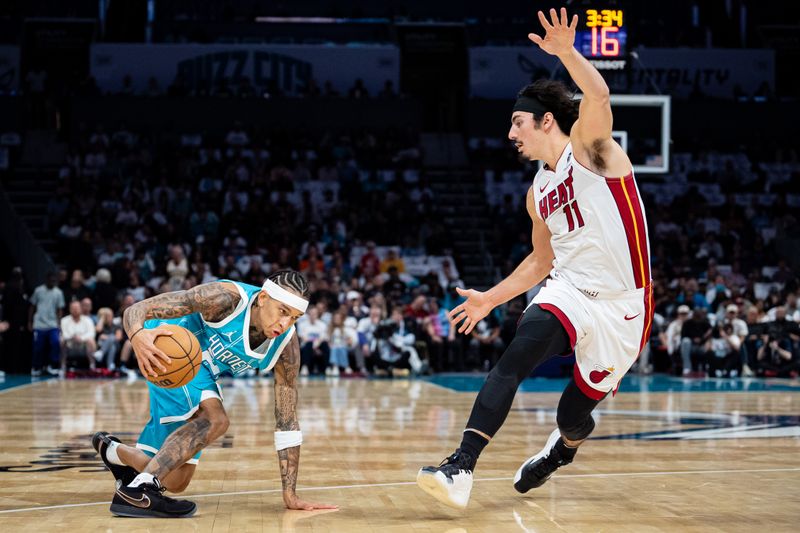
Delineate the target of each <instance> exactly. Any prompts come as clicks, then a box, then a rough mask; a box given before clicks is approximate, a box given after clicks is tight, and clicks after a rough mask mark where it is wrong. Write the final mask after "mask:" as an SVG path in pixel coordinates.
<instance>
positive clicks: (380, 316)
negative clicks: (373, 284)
mask: <svg viewBox="0 0 800 533" xmlns="http://www.w3.org/2000/svg"><path fill="white" fill-rule="evenodd" d="M385 318H386V316H385V314H384V312H383V309H382V308H381V307H380V305H373V306H372V307H370V308H369V316H365V317H364V318H362V319H361V320H359V321H358V324H357V326H356V332H357V333H358V346H359V349H360V350H361V353H362V354H363V355H364V359H365V360H370V361H371V362H372V361H374V359H372V355H373V353H375V350H376V349H377V341H376V339H375V330H376V329H377V328H378V325H379V324H380V323H381V321H383V320H384V319H385ZM361 372H364V373H366V368H364V369H361Z"/></svg>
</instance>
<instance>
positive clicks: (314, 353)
mask: <svg viewBox="0 0 800 533" xmlns="http://www.w3.org/2000/svg"><path fill="white" fill-rule="evenodd" d="M305 316H306V317H307V318H306V319H304V320H303V321H302V322H300V321H298V322H299V323H298V325H297V334H298V338H299V340H300V358H301V361H302V366H301V368H300V375H302V376H307V375H309V374H317V373H319V371H321V370H322V369H324V368H327V367H328V363H329V361H330V345H329V344H328V338H329V337H328V325H327V324H326V323H325V322H324V321H322V320H321V319H320V307H319V306H318V305H314V306H311V307H309V308H308V312H307V313H306V315H305Z"/></svg>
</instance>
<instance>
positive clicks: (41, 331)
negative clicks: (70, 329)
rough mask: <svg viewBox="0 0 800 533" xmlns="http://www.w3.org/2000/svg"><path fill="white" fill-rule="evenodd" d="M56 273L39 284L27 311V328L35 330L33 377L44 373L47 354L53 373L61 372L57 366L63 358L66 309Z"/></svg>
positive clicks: (49, 275) (49, 369)
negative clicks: (62, 327)
mask: <svg viewBox="0 0 800 533" xmlns="http://www.w3.org/2000/svg"><path fill="white" fill-rule="evenodd" d="M57 279H58V276H57V274H56V273H55V272H53V273H50V274H48V275H47V281H46V282H45V283H44V284H43V285H39V286H38V287H36V289H35V290H34V291H33V294H32V295H31V299H30V303H31V306H30V308H29V312H28V329H30V330H31V331H33V362H32V365H31V376H34V377H36V376H39V375H41V373H42V365H43V359H44V357H45V354H47V360H48V367H47V371H48V372H49V373H50V374H54V375H55V374H58V368H56V366H55V365H57V364H59V361H60V341H59V327H60V322H61V314H62V313H63V310H64V293H63V292H61V289H59V288H58V286H57V285H56V281H57Z"/></svg>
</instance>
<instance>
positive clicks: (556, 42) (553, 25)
mask: <svg viewBox="0 0 800 533" xmlns="http://www.w3.org/2000/svg"><path fill="white" fill-rule="evenodd" d="M539 20H540V21H541V23H542V27H544V31H545V35H544V38H542V37H540V36H539V35H537V34H535V33H529V34H528V39H530V40H531V41H533V42H534V43H536V44H538V45H539V48H541V49H542V50H544V51H545V52H547V53H548V54H550V55H554V56H558V55H561V54H566V53H567V52H569V51H571V50H572V48H573V46H575V28H577V27H578V15H572V22H570V23H569V24H568V23H567V22H568V19H567V9H566V8H564V7H562V8H561V17H560V18H559V16H558V14H557V13H556V10H555V9H551V10H550V20H547V17H546V16H545V14H544V13H543V12H541V11H539Z"/></svg>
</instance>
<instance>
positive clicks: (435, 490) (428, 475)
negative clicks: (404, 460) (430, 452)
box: [417, 449, 475, 509]
mask: <svg viewBox="0 0 800 533" xmlns="http://www.w3.org/2000/svg"><path fill="white" fill-rule="evenodd" d="M474 468H475V459H473V457H472V456H471V455H470V454H468V453H466V452H464V451H462V450H460V449H458V450H456V452H455V453H454V454H453V455H451V456H450V457H448V458H447V459H445V460H444V461H442V463H441V464H440V465H439V466H426V467H424V468H421V469H420V471H419V473H418V474H417V485H419V487H420V488H421V489H422V490H424V491H425V492H427V493H428V494H430V495H431V496H433V497H434V498H436V499H437V500H439V501H440V502H442V503H443V504H445V505H449V506H451V507H455V508H457V509H464V508H465V507H466V506H467V502H469V495H470V492H472V470H473V469H474Z"/></svg>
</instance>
